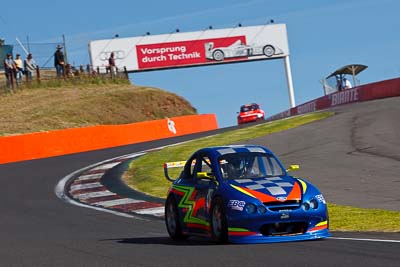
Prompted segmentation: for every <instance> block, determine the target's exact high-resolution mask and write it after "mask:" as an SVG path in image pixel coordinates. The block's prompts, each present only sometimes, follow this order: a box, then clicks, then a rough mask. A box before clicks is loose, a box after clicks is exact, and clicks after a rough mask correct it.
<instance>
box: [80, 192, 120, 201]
mask: <svg viewBox="0 0 400 267" xmlns="http://www.w3.org/2000/svg"><path fill="white" fill-rule="evenodd" d="M115 195H117V194H115V193H113V192H110V191H98V192H90V193H85V194H77V195H74V197H76V198H78V199H80V200H85V199H89V198H95V197H108V196H115Z"/></svg>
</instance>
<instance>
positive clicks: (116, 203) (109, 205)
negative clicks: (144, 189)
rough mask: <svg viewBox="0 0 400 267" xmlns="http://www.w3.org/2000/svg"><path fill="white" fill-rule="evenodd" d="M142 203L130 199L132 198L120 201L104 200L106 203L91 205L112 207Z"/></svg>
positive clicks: (100, 202)
mask: <svg viewBox="0 0 400 267" xmlns="http://www.w3.org/2000/svg"><path fill="white" fill-rule="evenodd" d="M140 202H144V201H143V200H138V199H132V198H121V199H114V200H106V201H99V202H95V203H93V205H98V206H103V207H107V208H108V207H112V206H118V205H124V204H131V203H140Z"/></svg>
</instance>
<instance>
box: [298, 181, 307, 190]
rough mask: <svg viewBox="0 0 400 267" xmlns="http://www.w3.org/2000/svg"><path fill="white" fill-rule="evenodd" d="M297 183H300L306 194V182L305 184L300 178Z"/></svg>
mask: <svg viewBox="0 0 400 267" xmlns="http://www.w3.org/2000/svg"><path fill="white" fill-rule="evenodd" d="M297 181H299V182H300V184H301V187H302V188H303V194H305V193H306V191H307V184H306V182H304V181H303V180H301V179H299V178H297Z"/></svg>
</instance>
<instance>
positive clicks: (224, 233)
mask: <svg viewBox="0 0 400 267" xmlns="http://www.w3.org/2000/svg"><path fill="white" fill-rule="evenodd" d="M210 217H211V218H210V226H211V238H212V240H214V241H215V242H217V243H226V242H228V223H227V220H226V215H225V209H224V207H223V202H222V200H221V199H220V198H216V199H214V200H213V202H212V204H211V216H210Z"/></svg>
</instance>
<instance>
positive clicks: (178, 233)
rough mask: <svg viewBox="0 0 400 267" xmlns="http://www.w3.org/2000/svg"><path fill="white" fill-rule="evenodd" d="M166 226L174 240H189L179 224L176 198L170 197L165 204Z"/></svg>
mask: <svg viewBox="0 0 400 267" xmlns="http://www.w3.org/2000/svg"><path fill="white" fill-rule="evenodd" d="M165 224H166V226H167V230H168V234H169V236H170V237H171V238H172V239H173V240H184V239H186V238H187V236H186V235H184V234H183V233H182V227H181V224H180V222H179V214H178V207H177V205H176V201H175V198H174V196H172V195H170V196H169V197H168V198H167V201H166V203H165Z"/></svg>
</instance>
